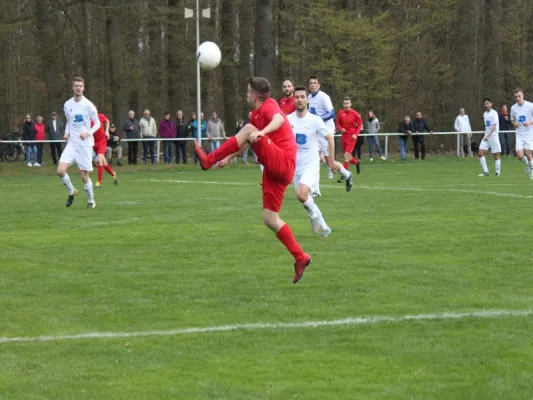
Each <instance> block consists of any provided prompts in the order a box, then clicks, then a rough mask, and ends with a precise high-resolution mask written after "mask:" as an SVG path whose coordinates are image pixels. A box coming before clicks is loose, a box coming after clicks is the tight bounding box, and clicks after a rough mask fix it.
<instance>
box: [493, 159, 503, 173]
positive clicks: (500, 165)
mask: <svg viewBox="0 0 533 400" xmlns="http://www.w3.org/2000/svg"><path fill="white" fill-rule="evenodd" d="M494 164H496V173H497V174H498V175H500V171H501V167H502V160H496V161H495V163H494Z"/></svg>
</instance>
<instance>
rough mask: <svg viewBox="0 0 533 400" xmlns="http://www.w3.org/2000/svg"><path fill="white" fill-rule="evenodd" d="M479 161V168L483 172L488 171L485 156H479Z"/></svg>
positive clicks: (486, 172)
mask: <svg viewBox="0 0 533 400" xmlns="http://www.w3.org/2000/svg"><path fill="white" fill-rule="evenodd" d="M479 162H480V163H481V169H482V170H483V173H484V174H488V173H489V167H487V160H486V159H485V156H483V157H480V158H479Z"/></svg>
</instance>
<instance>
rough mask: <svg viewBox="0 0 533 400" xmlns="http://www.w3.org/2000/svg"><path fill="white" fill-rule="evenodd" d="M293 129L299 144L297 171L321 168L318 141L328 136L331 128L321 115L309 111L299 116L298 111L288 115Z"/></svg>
mask: <svg viewBox="0 0 533 400" xmlns="http://www.w3.org/2000/svg"><path fill="white" fill-rule="evenodd" d="M287 118H288V120H289V122H290V124H291V126H292V131H293V132H294V135H295V137H296V143H297V144H298V152H297V153H296V171H302V170H306V169H317V170H319V169H320V155H319V154H318V141H319V139H320V138H324V137H326V136H328V134H329V129H328V128H327V127H326V125H325V124H324V121H322V119H321V118H320V117H317V116H316V115H313V114H311V113H310V112H307V113H306V114H305V116H303V117H301V118H300V117H298V116H297V115H296V112H293V113H292V114H289V115H288V116H287Z"/></svg>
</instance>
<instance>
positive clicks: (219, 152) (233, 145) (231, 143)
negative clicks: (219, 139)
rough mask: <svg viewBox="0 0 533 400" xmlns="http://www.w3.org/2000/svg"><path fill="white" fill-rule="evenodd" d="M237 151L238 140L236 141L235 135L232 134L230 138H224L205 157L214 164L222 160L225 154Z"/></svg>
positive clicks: (228, 154)
mask: <svg viewBox="0 0 533 400" xmlns="http://www.w3.org/2000/svg"><path fill="white" fill-rule="evenodd" d="M238 151H239V142H238V141H237V138H236V137H235V136H232V137H231V138H229V139H228V140H226V141H225V142H224V143H223V144H222V146H220V147H219V148H218V149H216V150H215V151H213V152H212V153H209V155H208V156H207V157H208V160H209V162H210V163H211V164H215V163H216V162H219V161H222V160H223V159H224V158H226V157H227V156H230V155H232V154H233V153H236V152H238Z"/></svg>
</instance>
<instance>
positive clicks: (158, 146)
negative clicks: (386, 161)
mask: <svg viewBox="0 0 533 400" xmlns="http://www.w3.org/2000/svg"><path fill="white" fill-rule="evenodd" d="M499 133H515V131H500V132H499ZM466 134H470V135H478V134H479V135H484V134H485V131H472V132H433V133H428V132H424V133H416V134H413V135H408V136H450V135H455V136H456V137H457V154H459V153H460V146H461V139H460V135H466ZM341 136H342V135H338V134H337V135H335V137H336V138H337V137H341ZM359 136H360V137H365V136H366V137H368V136H372V137H374V136H378V137H380V136H383V137H384V138H385V145H384V146H383V147H384V155H385V157H386V158H388V154H389V138H390V137H391V136H402V135H401V134H399V133H398V132H393V133H376V134H369V133H362V134H360V135H359ZM226 139H228V138H222V137H220V138H212V139H207V138H202V142H211V141H214V140H226ZM193 140H194V138H192V137H187V138H169V139H167V138H160V137H156V138H139V139H121V140H120V143H127V142H156V151H155V156H156V160H157V162H158V163H159V160H160V155H161V142H178V141H186V142H189V141H191V142H192V141H193ZM1 143H12V144H16V143H22V144H26V143H36V144H37V143H66V140H22V139H19V140H1V141H0V144H1Z"/></svg>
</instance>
